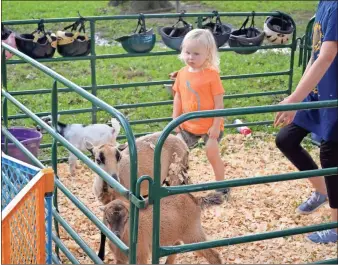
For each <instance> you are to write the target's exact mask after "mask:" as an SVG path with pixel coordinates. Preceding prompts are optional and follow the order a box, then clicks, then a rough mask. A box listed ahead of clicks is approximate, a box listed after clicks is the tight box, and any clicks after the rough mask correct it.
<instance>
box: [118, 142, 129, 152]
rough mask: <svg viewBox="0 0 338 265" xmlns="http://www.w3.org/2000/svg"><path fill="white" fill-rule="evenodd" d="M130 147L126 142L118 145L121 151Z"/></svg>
mask: <svg viewBox="0 0 338 265" xmlns="http://www.w3.org/2000/svg"><path fill="white" fill-rule="evenodd" d="M127 147H128V143H124V144H119V145H118V146H117V149H118V150H119V151H123V150H124V149H126V148H127Z"/></svg>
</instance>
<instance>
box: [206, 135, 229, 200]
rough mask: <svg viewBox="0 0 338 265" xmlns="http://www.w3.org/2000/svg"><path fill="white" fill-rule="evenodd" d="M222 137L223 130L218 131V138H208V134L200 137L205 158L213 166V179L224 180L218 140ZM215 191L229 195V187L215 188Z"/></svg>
mask: <svg viewBox="0 0 338 265" xmlns="http://www.w3.org/2000/svg"><path fill="white" fill-rule="evenodd" d="M222 137H223V131H221V132H220V134H219V137H218V139H217V140H216V139H209V136H208V135H207V134H206V135H203V136H202V138H203V140H204V143H205V151H206V155H207V158H208V160H209V162H210V164H211V166H212V168H213V171H214V175H215V180H216V181H222V180H224V163H223V161H222V158H221V154H220V151H219V142H220V140H221V139H222ZM216 191H218V192H221V193H223V194H224V195H225V196H228V195H229V192H230V188H222V189H217V190H216Z"/></svg>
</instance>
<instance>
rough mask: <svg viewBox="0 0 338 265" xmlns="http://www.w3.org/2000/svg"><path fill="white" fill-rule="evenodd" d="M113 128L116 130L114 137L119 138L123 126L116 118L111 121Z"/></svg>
mask: <svg viewBox="0 0 338 265" xmlns="http://www.w3.org/2000/svg"><path fill="white" fill-rule="evenodd" d="M111 127H112V128H113V129H114V136H115V137H117V136H118V135H119V133H120V130H121V125H120V123H119V122H118V120H117V119H115V118H112V119H111Z"/></svg>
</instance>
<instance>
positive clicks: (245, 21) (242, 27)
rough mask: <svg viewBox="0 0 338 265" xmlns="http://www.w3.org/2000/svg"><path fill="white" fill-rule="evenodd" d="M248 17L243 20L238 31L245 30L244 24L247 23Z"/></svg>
mask: <svg viewBox="0 0 338 265" xmlns="http://www.w3.org/2000/svg"><path fill="white" fill-rule="evenodd" d="M249 17H250V16H247V18H246V19H245V20H244V22H243V24H242V26H241V27H240V28H239V30H242V29H245V28H246V24H247V23H248V21H249Z"/></svg>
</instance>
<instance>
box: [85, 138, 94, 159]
mask: <svg viewBox="0 0 338 265" xmlns="http://www.w3.org/2000/svg"><path fill="white" fill-rule="evenodd" d="M84 143H85V147H86V149H87V150H88V151H89V152H91V154H92V155H93V148H94V146H93V144H92V143H91V142H90V141H89V140H88V139H87V138H84Z"/></svg>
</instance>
